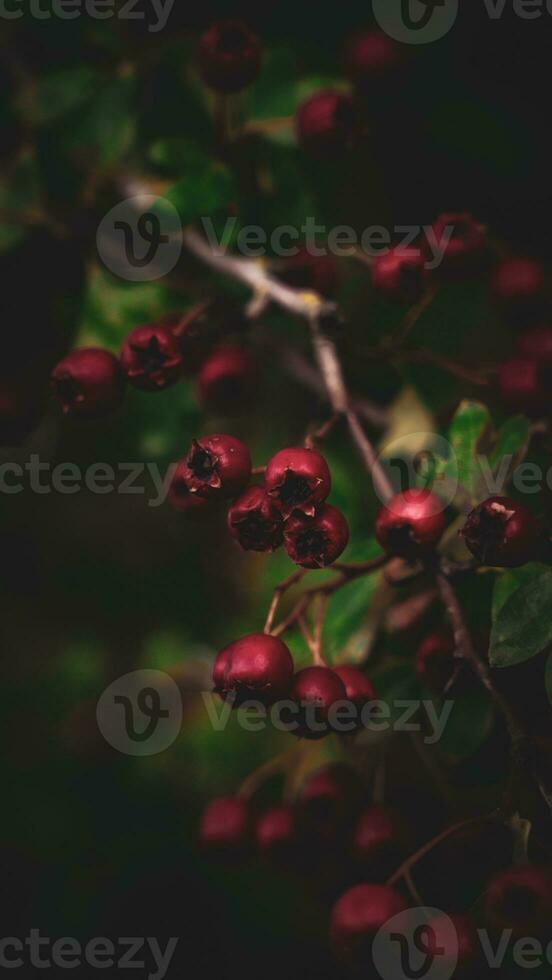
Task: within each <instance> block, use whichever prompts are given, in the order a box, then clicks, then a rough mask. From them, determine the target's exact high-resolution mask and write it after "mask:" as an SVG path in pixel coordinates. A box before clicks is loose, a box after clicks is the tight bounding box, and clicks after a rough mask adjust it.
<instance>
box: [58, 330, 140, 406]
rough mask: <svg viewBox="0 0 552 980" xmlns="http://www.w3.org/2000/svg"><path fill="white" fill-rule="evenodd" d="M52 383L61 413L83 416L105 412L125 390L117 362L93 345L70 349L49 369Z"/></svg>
mask: <svg viewBox="0 0 552 980" xmlns="http://www.w3.org/2000/svg"><path fill="white" fill-rule="evenodd" d="M52 384H53V388H54V392H55V395H56V397H57V398H58V400H59V402H60V403H61V406H62V408H63V411H64V413H65V414H66V415H73V416H75V418H86V419H95V418H101V417H102V416H104V415H109V414H110V413H111V412H113V411H114V410H115V409H116V408H118V406H119V405H120V404H121V402H122V400H123V395H124V390H125V382H124V377H123V373H122V371H121V366H120V364H119V361H118V360H117V358H116V357H115V356H114V355H113V354H110V353H109V351H107V350H101V349H100V348H97V347H83V348H79V349H78V350H74V351H71V353H70V354H68V355H67V357H64V358H63V360H62V361H60V362H59V364H58V365H57V366H56V367H55V368H54V370H53V371H52Z"/></svg>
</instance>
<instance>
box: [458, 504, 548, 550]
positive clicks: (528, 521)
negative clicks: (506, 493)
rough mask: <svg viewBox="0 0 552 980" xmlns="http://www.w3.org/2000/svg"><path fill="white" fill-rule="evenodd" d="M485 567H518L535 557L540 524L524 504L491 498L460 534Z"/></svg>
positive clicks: (476, 512)
mask: <svg viewBox="0 0 552 980" xmlns="http://www.w3.org/2000/svg"><path fill="white" fill-rule="evenodd" d="M460 533H461V534H462V536H463V537H464V539H465V541H466V544H467V546H468V548H469V550H470V551H471V553H472V555H473V556H474V557H475V558H477V561H478V562H480V563H481V564H482V565H494V566H497V567H501V568H517V567H518V566H519V565H525V563H526V562H528V561H531V560H532V559H533V558H534V557H535V551H536V548H537V543H538V539H539V525H538V522H537V520H536V519H535V518H534V517H533V515H532V514H531V512H530V511H529V510H527V507H525V505H524V504H520V503H518V501H517V500H512V499H511V498H510V497H489V499H488V500H485V501H484V502H483V503H482V504H479V507H476V508H475V510H472V512H471V514H470V515H469V516H468V519H467V521H466V523H465V525H464V527H463V528H462V531H461V532H460Z"/></svg>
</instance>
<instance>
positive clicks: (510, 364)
mask: <svg viewBox="0 0 552 980" xmlns="http://www.w3.org/2000/svg"><path fill="white" fill-rule="evenodd" d="M548 373H549V370H548V368H547V365H546V362H543V361H538V360H536V359H535V358H534V357H514V358H512V359H511V360H509V361H505V363H504V364H502V365H501V367H500V370H499V372H498V388H499V391H500V395H501V398H502V400H503V401H504V403H505V404H506V405H507V406H508V407H509V408H510V409H512V410H513V411H520V412H525V413H526V414H527V415H539V414H541V413H543V412H546V410H547V408H548V403H549V395H548V389H549V380H550V379H549V378H547V375H548Z"/></svg>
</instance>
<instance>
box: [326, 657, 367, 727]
mask: <svg viewBox="0 0 552 980" xmlns="http://www.w3.org/2000/svg"><path fill="white" fill-rule="evenodd" d="M333 670H334V673H335V674H337V676H338V677H340V678H341V680H342V681H343V683H344V685H345V691H346V694H347V700H348V701H351V703H352V704H354V705H355V707H356V708H357V711H358V713H359V715H360V713H361V712H362V709H363V708H364V707H365V705H367V704H370V702H371V701H375V699H376V690H375V688H374V685H373V684H372V681H371V680H370V679H369V678H368V677H367V676H366V674H364V673H363V672H362V671H361V670H359V669H358V667H348V666H343V667H334V668H333Z"/></svg>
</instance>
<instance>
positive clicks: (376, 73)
mask: <svg viewBox="0 0 552 980" xmlns="http://www.w3.org/2000/svg"><path fill="white" fill-rule="evenodd" d="M403 60H404V58H403V53H402V49H401V47H400V45H399V44H397V42H396V41H394V40H393V39H392V38H390V37H389V36H388V35H387V34H384V33H383V32H382V31H365V32H364V33H363V34H357V35H356V36H355V37H352V38H351V39H350V40H349V41H348V43H347V45H346V47H345V71H346V73H347V75H348V76H349V78H350V79H351V81H352V82H354V83H355V84H356V85H358V86H359V87H360V88H361V89H363V88H365V87H369V86H371V85H372V84H373V83H374V81H376V80H378V79H382V78H385V77H386V76H387V75H388V74H389V73H390V72H394V71H396V69H397V68H400V67H401V65H402V63H403Z"/></svg>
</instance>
